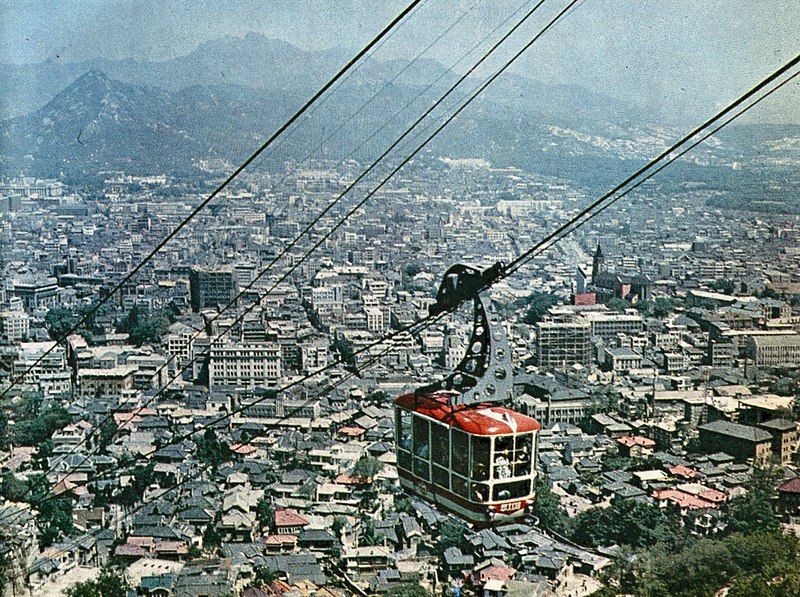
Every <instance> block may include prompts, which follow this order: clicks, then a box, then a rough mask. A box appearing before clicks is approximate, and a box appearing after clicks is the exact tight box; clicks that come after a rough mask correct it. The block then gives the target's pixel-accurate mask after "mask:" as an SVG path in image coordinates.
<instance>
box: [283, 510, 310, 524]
mask: <svg viewBox="0 0 800 597" xmlns="http://www.w3.org/2000/svg"><path fill="white" fill-rule="evenodd" d="M307 524H308V520H307V519H306V518H305V517H304V516H303V515H301V514H299V513H298V512H297V511H295V510H291V509H288V508H287V509H286V510H278V511H276V512H275V526H278V527H295V526H305V525H307Z"/></svg>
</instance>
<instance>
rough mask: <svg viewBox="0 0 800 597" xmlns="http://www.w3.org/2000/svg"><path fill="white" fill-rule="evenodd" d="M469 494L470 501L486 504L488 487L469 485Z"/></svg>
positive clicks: (483, 484) (478, 484) (481, 484)
mask: <svg viewBox="0 0 800 597" xmlns="http://www.w3.org/2000/svg"><path fill="white" fill-rule="evenodd" d="M470 494H471V495H470V499H471V500H472V501H473V502H488V501H489V486H488V485H487V484H486V483H471V484H470Z"/></svg>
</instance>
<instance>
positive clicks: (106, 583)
mask: <svg viewBox="0 0 800 597" xmlns="http://www.w3.org/2000/svg"><path fill="white" fill-rule="evenodd" d="M130 588H131V586H130V583H128V580H127V579H126V578H125V573H124V572H123V571H122V570H121V569H120V568H114V567H106V568H103V569H102V570H101V571H100V576H99V577H98V578H96V579H94V580H86V581H83V582H79V583H76V584H74V585H72V586H71V587H69V588H68V589H66V590H65V591H64V594H65V595H66V596H67V597H127V595H128V590H129V589H130Z"/></svg>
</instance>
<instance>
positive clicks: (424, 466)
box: [414, 458, 431, 481]
mask: <svg viewBox="0 0 800 597" xmlns="http://www.w3.org/2000/svg"><path fill="white" fill-rule="evenodd" d="M430 466H431V464H430V462H429V461H427V460H423V459H422V458H414V474H415V475H416V476H417V477H421V478H423V479H425V480H426V481H430V479H431V471H430Z"/></svg>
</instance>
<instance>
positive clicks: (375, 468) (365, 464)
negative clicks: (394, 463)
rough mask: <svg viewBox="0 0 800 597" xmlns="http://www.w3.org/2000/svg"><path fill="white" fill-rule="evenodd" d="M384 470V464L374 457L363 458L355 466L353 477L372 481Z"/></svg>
mask: <svg viewBox="0 0 800 597" xmlns="http://www.w3.org/2000/svg"><path fill="white" fill-rule="evenodd" d="M382 470H383V463H382V462H381V461H380V460H378V459H377V458H373V457H372V456H363V457H361V458H359V459H358V461H357V462H356V464H355V466H353V475H355V476H356V477H359V478H361V479H364V480H366V481H372V479H374V478H375V477H376V476H377V475H378V473H380V472H381V471H382Z"/></svg>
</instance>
